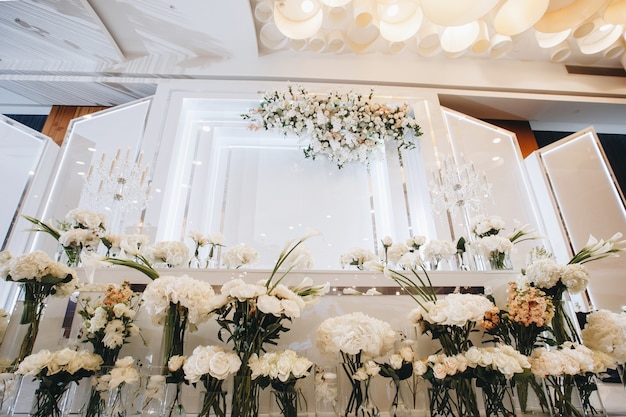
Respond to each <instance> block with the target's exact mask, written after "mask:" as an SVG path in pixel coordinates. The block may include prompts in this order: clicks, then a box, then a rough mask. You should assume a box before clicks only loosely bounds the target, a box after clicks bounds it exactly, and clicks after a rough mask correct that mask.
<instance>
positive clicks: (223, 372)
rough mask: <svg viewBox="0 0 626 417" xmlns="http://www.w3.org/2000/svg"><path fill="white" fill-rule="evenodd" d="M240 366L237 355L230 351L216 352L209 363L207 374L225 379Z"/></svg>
mask: <svg viewBox="0 0 626 417" xmlns="http://www.w3.org/2000/svg"><path fill="white" fill-rule="evenodd" d="M240 366H241V360H240V359H239V357H238V356H237V355H235V354H233V353H230V352H216V353H215V354H214V355H213V356H212V357H211V361H210V365H209V374H210V375H211V376H212V377H214V378H217V379H222V380H223V379H226V377H227V376H228V375H230V374H231V373H234V372H237V370H238V369H239V367H240Z"/></svg>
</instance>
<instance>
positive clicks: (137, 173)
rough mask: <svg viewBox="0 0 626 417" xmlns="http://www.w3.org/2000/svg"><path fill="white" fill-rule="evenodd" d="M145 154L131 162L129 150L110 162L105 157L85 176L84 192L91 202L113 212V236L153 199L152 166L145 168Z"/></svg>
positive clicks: (118, 151) (103, 154)
mask: <svg viewBox="0 0 626 417" xmlns="http://www.w3.org/2000/svg"><path fill="white" fill-rule="evenodd" d="M142 159H143V152H140V153H139V155H138V156H137V158H136V159H135V158H133V160H131V157H130V148H129V149H128V150H127V152H126V156H125V157H124V158H123V159H122V158H121V149H118V150H117V153H116V155H115V158H113V159H112V160H111V161H110V162H109V161H107V157H106V154H105V153H104V152H103V153H102V158H101V159H100V161H99V162H98V163H95V164H91V166H90V168H89V172H88V174H87V176H86V177H85V192H86V195H87V196H88V198H89V200H90V203H91V204H92V205H93V206H94V207H98V208H99V209H100V210H102V209H104V210H105V211H108V212H110V213H111V217H112V221H110V222H109V224H110V225H113V230H111V229H110V230H109V232H111V233H115V232H120V233H121V232H123V224H122V223H123V221H124V219H125V218H126V217H127V215H128V214H129V213H130V212H131V211H139V212H140V211H142V210H143V209H144V208H145V207H146V204H147V203H148V200H149V198H150V188H151V181H150V180H149V179H148V172H149V167H148V166H147V165H146V166H144V165H142Z"/></svg>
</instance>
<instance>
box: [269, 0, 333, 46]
mask: <svg viewBox="0 0 626 417" xmlns="http://www.w3.org/2000/svg"><path fill="white" fill-rule="evenodd" d="M307 2H311V3H312V4H313V6H314V7H313V8H312V9H311V10H310V11H309V12H306V11H305V10H303V7H302V6H303V5H304V4H305V3H306V4H309V3H307ZM309 7H310V6H305V7H304V8H305V9H307V10H308V9H309ZM323 19H324V13H323V10H322V8H321V7H320V5H319V3H317V2H312V1H311V0H304V1H303V2H299V1H293V2H292V1H289V2H287V1H284V2H280V3H276V5H275V7H274V23H275V24H276V27H277V28H278V30H280V31H281V32H282V33H283V34H284V35H285V36H287V37H289V38H292V39H306V38H309V37H311V36H313V35H314V34H315V33H316V32H317V31H318V30H319V29H320V27H321V26H322V21H323Z"/></svg>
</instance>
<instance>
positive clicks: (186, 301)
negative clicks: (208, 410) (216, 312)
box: [142, 275, 216, 415]
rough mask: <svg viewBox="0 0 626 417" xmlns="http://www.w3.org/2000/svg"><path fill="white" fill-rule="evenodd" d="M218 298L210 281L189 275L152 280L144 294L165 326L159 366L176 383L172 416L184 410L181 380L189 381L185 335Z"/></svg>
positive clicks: (206, 316) (151, 310) (158, 322)
mask: <svg viewBox="0 0 626 417" xmlns="http://www.w3.org/2000/svg"><path fill="white" fill-rule="evenodd" d="M215 298H216V296H215V291H213V287H212V286H211V285H210V284H208V283H206V282H204V281H200V280H197V279H193V278H191V277H189V276H187V275H183V276H162V277H159V278H158V279H155V280H154V281H152V282H150V283H149V284H148V285H147V286H146V289H145V290H144V292H143V294H142V300H143V303H144V308H145V311H146V312H147V313H148V315H149V316H150V317H151V319H152V322H153V323H154V324H156V325H161V326H163V338H162V343H161V354H160V357H159V360H160V363H158V365H162V366H164V367H166V369H168V370H169V372H168V373H167V377H166V382H167V383H171V384H176V396H175V398H174V400H173V402H172V404H171V409H170V413H169V414H170V415H171V414H172V412H173V410H176V412H177V413H178V414H182V412H183V410H184V409H183V406H182V404H181V403H180V390H181V388H182V387H181V383H184V382H185V379H184V372H183V370H182V366H183V363H184V341H185V334H186V332H187V330H189V329H192V330H193V329H196V328H197V326H198V325H199V324H201V323H203V322H205V321H207V320H208V319H209V318H210V317H211V311H212V307H211V306H212V303H213V302H214V300H215Z"/></svg>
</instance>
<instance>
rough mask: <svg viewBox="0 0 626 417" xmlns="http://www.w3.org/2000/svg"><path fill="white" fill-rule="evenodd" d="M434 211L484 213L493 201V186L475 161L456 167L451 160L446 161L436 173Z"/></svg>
mask: <svg viewBox="0 0 626 417" xmlns="http://www.w3.org/2000/svg"><path fill="white" fill-rule="evenodd" d="M430 196H431V200H432V204H433V208H434V209H435V211H436V212H437V213H441V212H443V211H448V212H450V214H452V212H453V211H454V210H457V209H458V210H461V211H465V212H469V211H473V212H475V213H480V212H481V211H482V210H483V208H484V205H485V203H486V202H488V201H489V200H490V199H491V184H490V183H489V182H487V177H486V175H485V173H484V172H483V171H477V170H476V169H475V168H474V164H473V163H472V162H469V163H466V162H465V158H464V157H463V156H461V163H460V164H456V163H455V162H454V160H453V159H452V158H451V157H448V158H446V159H444V160H443V163H442V164H441V167H440V168H439V169H438V170H436V171H434V172H433V181H432V182H431V185H430Z"/></svg>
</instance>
